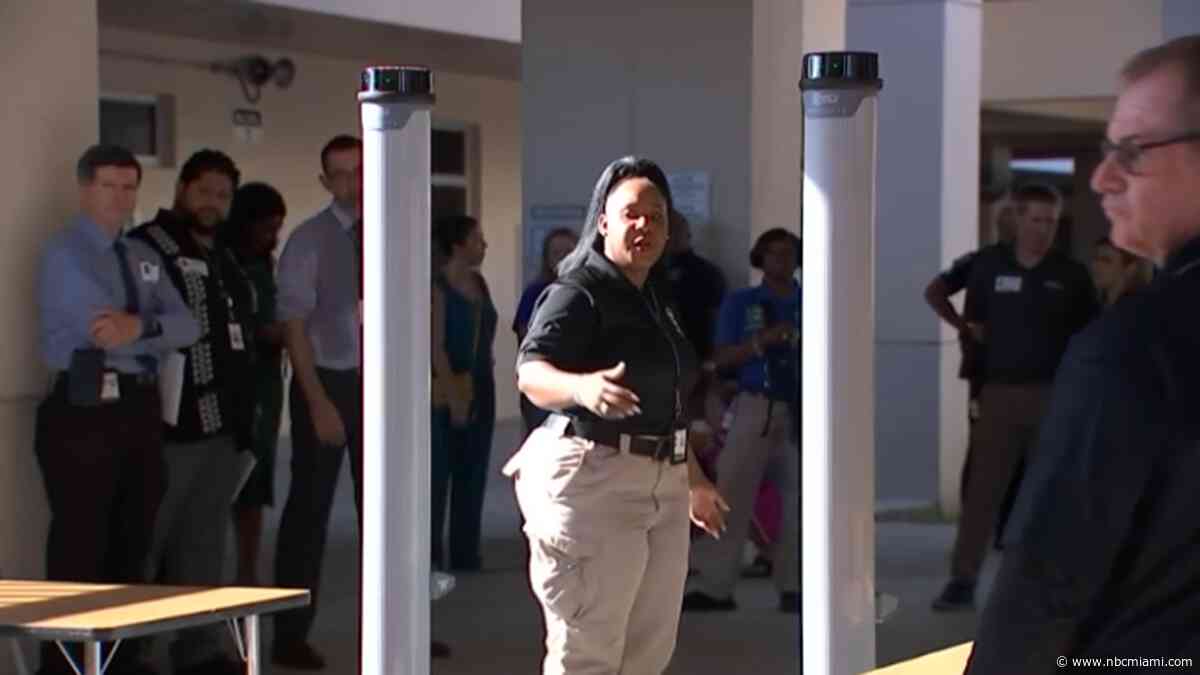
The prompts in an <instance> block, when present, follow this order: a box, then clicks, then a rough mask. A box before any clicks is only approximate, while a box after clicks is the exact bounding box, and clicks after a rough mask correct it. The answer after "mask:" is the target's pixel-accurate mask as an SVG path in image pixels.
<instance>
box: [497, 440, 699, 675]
mask: <svg viewBox="0 0 1200 675" xmlns="http://www.w3.org/2000/svg"><path fill="white" fill-rule="evenodd" d="M504 474H505V475H507V476H512V477H515V478H516V493H517V501H518V503H519V504H520V507H521V513H522V514H523V515H524V517H525V534H526V535H527V536H528V538H529V550H530V557H529V581H530V585H531V587H532V588H533V593H534V595H535V596H536V597H537V599H538V601H539V602H540V603H541V605H542V610H543V613H544V615H545V619H546V658H545V662H544V665H543V670H542V672H543V674H544V675H659V674H660V673H662V672H663V671H664V670H665V669H666V667H667V664H668V663H669V662H670V660H671V654H672V653H673V652H674V650H675V637H676V633H677V630H678V627H679V612H680V603H681V599H682V596H683V585H684V581H685V579H686V576H687V555H688V540H689V529H688V481H687V465H685V464H680V465H675V466H672V465H671V464H668V463H664V462H655V461H654V460H651V459H648V458H646V457H640V456H635V455H627V454H621V452H620V451H619V450H617V449H615V448H611V447H608V446H603V445H597V444H595V443H593V442H591V441H587V440H583V439H579V438H573V437H566V438H564V437H562V436H561V434H560V433H558V432H556V431H554V430H552V429H550V428H547V427H539V428H538V429H535V430H534V431H533V433H532V434H531V435H530V436H529V438H528V439H527V440H526V442H525V444H524V445H523V446H522V447H521V450H520V451H519V452H518V453H517V454H516V455H515V456H514V457H513V458H512V459H511V460H509V462H508V464H507V465H506V466H505V468H504Z"/></svg>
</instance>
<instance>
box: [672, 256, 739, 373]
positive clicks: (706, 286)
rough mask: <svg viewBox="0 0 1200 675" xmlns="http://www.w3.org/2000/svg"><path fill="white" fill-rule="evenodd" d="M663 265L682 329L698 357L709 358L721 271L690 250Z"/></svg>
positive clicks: (721, 284)
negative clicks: (665, 268)
mask: <svg viewBox="0 0 1200 675" xmlns="http://www.w3.org/2000/svg"><path fill="white" fill-rule="evenodd" d="M666 267H667V279H668V281H669V282H670V286H671V295H672V297H673V298H674V300H675V305H676V306H677V307H678V308H679V315H680V323H681V324H682V325H683V332H684V333H685V334H686V335H687V337H688V340H690V341H691V343H692V347H694V348H695V349H696V354H697V355H698V356H699V357H700V359H702V360H706V359H710V358H712V353H713V333H714V331H715V330H716V318H717V310H718V309H720V307H721V301H722V300H724V299H725V275H723V274H721V270H720V269H718V268H717V266H716V265H714V264H712V263H710V262H709V261H707V260H705V259H704V258H701V257H700V256H699V255H697V254H696V252H695V251H692V250H688V251H684V252H683V253H680V254H678V255H674V256H671V257H670V259H668V260H667V261H666Z"/></svg>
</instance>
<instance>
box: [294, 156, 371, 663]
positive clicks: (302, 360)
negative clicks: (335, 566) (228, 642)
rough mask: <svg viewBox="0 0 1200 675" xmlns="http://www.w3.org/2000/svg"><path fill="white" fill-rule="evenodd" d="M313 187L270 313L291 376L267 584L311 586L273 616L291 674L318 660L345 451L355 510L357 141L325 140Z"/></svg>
mask: <svg viewBox="0 0 1200 675" xmlns="http://www.w3.org/2000/svg"><path fill="white" fill-rule="evenodd" d="M321 185H322V186H324V188H325V189H326V190H327V191H328V192H329V194H330V195H331V196H332V197H333V200H332V202H331V203H330V204H329V206H328V207H326V208H324V209H322V210H321V211H319V212H318V213H317V214H316V215H314V216H313V217H311V218H309V219H308V220H306V221H304V222H303V223H301V224H300V225H299V226H298V227H297V228H296V231H295V232H294V233H292V236H291V238H289V239H288V242H287V244H286V245H285V246H284V249H283V254H282V255H281V256H280V258H279V297H278V307H277V317H278V319H279V320H280V321H282V322H283V325H284V344H285V345H286V347H287V352H288V357H289V358H290V359H291V362H292V372H293V377H292V384H291V393H290V405H291V409H290V412H291V422H292V483H291V487H290V489H289V491H288V498H287V504H286V505H285V506H284V509H283V516H282V519H281V521H280V524H279V541H278V552H277V554H276V556H275V583H276V585H278V586H283V587H288V588H309V589H312V604H311V605H309V606H308V607H304V608H301V609H296V610H290V611H287V612H281V613H279V614H277V615H276V617H275V642H274V645H273V647H272V661H273V662H274V663H275V664H276V665H280V666H286V667H288V668H293V669H299V670H319V669H321V668H323V667H324V666H325V659H324V657H323V656H322V655H321V654H320V653H319V652H317V651H316V649H314V648H313V647H312V645H311V644H310V643H309V642H308V633H309V630H310V629H311V628H312V622H313V618H314V617H315V615H316V612H317V608H318V606H319V605H318V602H319V600H320V594H319V590H320V583H321V563H322V559H323V558H324V556H325V536H326V532H327V530H328V527H329V513H330V509H331V507H332V505H333V495H334V491H335V488H336V487H337V478H338V474H339V473H340V472H341V468H342V460H343V457H345V456H346V454H349V455H350V470H351V474H352V475H353V477H354V494H355V503H356V504H357V505H359V507H360V514H361V504H362V499H361V495H362V438H361V435H360V431H361V429H362V424H361V419H362V369H361V354H362V348H361V344H360V338H359V336H360V332H361V326H362V322H361V307H362V286H361V272H360V262H359V261H360V259H361V258H360V255H361V254H360V249H359V246H360V242H361V241H362V239H361V234H362V141H360V140H359V139H357V138H354V137H352V136H337V137H335V138H333V139H332V140H330V141H329V142H328V143H327V144H326V145H325V147H324V148H323V149H322V150H321ZM347 449H349V453H347V452H346V450H347Z"/></svg>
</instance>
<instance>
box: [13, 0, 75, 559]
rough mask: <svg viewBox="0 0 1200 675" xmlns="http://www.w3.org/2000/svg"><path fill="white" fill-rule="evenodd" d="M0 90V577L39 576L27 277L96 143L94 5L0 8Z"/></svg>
mask: <svg viewBox="0 0 1200 675" xmlns="http://www.w3.org/2000/svg"><path fill="white" fill-rule="evenodd" d="M51 77H53V80H50V79H49V78H51ZM51 82H53V84H51ZM35 84H36V86H34V85H35ZM0 89H2V90H3V91H4V92H5V95H4V97H3V99H0V100H2V102H0V111H2V112H3V116H2V119H4V120H5V124H3V125H0V147H3V148H4V149H5V151H6V152H7V153H8V154H9V156H10V157H15V158H17V161H9V162H5V163H4V165H3V168H0V185H3V186H4V192H3V198H2V199H0V269H3V270H4V274H5V283H4V284H2V285H0V316H3V317H4V322H5V332H4V348H3V349H0V575H2V576H22V577H38V576H41V574H42V573H43V569H44V568H43V553H42V551H43V550H44V549H43V543H44V541H45V539H44V538H45V533H46V523H47V510H46V501H45V492H44V490H43V488H42V480H41V473H40V471H38V468H37V464H36V462H35V460H34V455H33V415H34V409H35V406H36V404H37V401H38V400H39V399H40V397H41V396H42V395H43V394H44V393H45V389H46V379H45V372H44V371H43V370H42V368H41V366H40V365H39V364H40V363H41V358H40V355H39V354H40V353H39V351H38V349H37V341H36V310H37V301H36V299H35V295H34V292H35V276H36V274H35V270H36V264H37V260H38V253H39V251H40V249H41V244H42V242H43V241H44V240H45V239H46V237H47V236H48V235H49V234H50V233H51V232H52V231H54V230H56V229H58V228H59V227H61V225H62V223H63V222H64V220H65V219H66V218H67V217H69V216H70V215H71V213H72V212H74V211H75V208H76V203H77V202H76V199H77V197H76V191H75V187H74V186H75V180H74V172H75V161H76V160H77V159H78V158H79V154H80V153H81V152H82V151H83V149H84V148H85V147H87V146H88V145H89V144H91V143H94V142H95V140H96V129H97V119H96V118H97V113H96V2H95V0H42V1H40V2H37V3H31V2H5V3H3V4H2V5H0Z"/></svg>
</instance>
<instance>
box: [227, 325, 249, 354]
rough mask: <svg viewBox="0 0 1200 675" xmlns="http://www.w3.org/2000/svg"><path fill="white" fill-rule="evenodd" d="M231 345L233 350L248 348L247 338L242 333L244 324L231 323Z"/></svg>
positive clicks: (238, 350)
mask: <svg viewBox="0 0 1200 675" xmlns="http://www.w3.org/2000/svg"><path fill="white" fill-rule="evenodd" d="M229 346H230V347H233V351H235V352H240V351H243V350H245V349H246V340H245V339H244V336H243V335H242V324H240V323H231V324H229Z"/></svg>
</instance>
